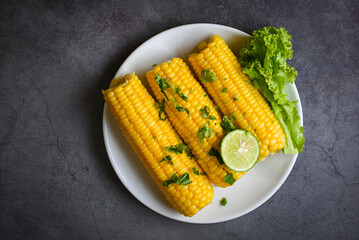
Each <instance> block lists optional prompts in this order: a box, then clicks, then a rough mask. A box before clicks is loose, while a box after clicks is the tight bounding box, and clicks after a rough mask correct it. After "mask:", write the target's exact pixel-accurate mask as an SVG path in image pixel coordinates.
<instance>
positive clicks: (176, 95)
mask: <svg viewBox="0 0 359 240" xmlns="http://www.w3.org/2000/svg"><path fill="white" fill-rule="evenodd" d="M146 76H147V79H148V82H149V85H150V87H151V89H152V91H153V93H154V95H155V97H156V99H157V101H159V102H162V101H165V112H166V114H167V116H168V118H169V120H170V121H171V123H172V125H173V126H174V128H175V129H176V130H177V132H178V134H179V135H180V136H181V137H182V139H183V140H184V142H185V143H186V144H187V145H188V147H189V148H190V149H191V150H192V153H193V154H194V155H195V157H196V158H197V160H198V163H199V164H200V165H201V167H202V168H203V170H204V171H205V172H206V174H207V176H208V178H209V179H210V180H211V181H212V182H213V183H214V184H215V185H217V186H220V187H227V186H230V185H231V184H229V183H228V181H225V180H224V178H225V177H226V176H227V177H228V176H231V177H233V178H234V180H238V179H239V178H240V177H241V176H242V175H243V174H244V173H238V172H233V171H231V170H230V169H228V168H227V167H226V166H225V164H223V161H222V160H221V157H220V155H219V145H220V142H221V140H222V138H223V130H222V127H221V122H222V120H221V117H220V115H219V114H218V112H217V111H216V110H215V107H214V104H213V102H212V101H211V99H210V98H209V97H208V95H207V94H206V92H205V91H204V90H203V88H202V86H201V85H200V83H199V82H198V81H197V80H196V79H195V78H194V77H193V75H192V73H191V71H190V69H189V68H188V66H187V65H186V63H184V62H183V60H182V59H180V58H173V59H172V60H171V61H167V62H164V63H162V64H161V65H158V66H156V67H154V69H153V70H152V71H149V72H147V74H146ZM161 81H164V82H161ZM166 82H167V83H168V84H167V87H166V86H165V85H166ZM161 87H162V89H161ZM164 88H166V89H164ZM187 111H188V112H187ZM210 128H211V129H213V132H212V133H211V134H210V133H208V134H207V137H208V138H206V137H204V136H202V134H201V133H200V132H201V131H202V132H203V131H204V132H205V131H210V132H211V131H212V130H210ZM201 129H202V130H201ZM208 135H210V136H208ZM215 153H217V154H215ZM214 155H217V156H214ZM229 174H232V175H229ZM226 179H227V178H226ZM232 184H233V183H232Z"/></svg>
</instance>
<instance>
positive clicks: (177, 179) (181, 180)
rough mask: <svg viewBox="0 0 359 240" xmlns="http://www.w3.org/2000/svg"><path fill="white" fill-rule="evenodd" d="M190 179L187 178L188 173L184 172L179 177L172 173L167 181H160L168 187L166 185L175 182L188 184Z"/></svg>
mask: <svg viewBox="0 0 359 240" xmlns="http://www.w3.org/2000/svg"><path fill="white" fill-rule="evenodd" d="M191 182H192V181H191V180H190V179H189V174H188V172H186V173H185V174H183V175H182V176H180V177H177V174H176V173H174V174H173V175H172V176H171V180H167V181H164V182H163V183H162V185H163V186H165V187H168V185H170V184H171V183H177V184H179V185H187V184H190V183H191Z"/></svg>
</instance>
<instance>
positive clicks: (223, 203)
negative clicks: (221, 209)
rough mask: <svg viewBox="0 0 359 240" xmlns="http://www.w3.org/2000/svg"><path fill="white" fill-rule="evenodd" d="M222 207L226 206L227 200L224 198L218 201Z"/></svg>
mask: <svg viewBox="0 0 359 240" xmlns="http://www.w3.org/2000/svg"><path fill="white" fill-rule="evenodd" d="M220 202H221V205H222V206H226V205H227V199H226V198H225V197H223V198H222V200H221V201H220Z"/></svg>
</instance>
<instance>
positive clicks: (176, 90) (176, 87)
mask: <svg viewBox="0 0 359 240" xmlns="http://www.w3.org/2000/svg"><path fill="white" fill-rule="evenodd" d="M171 88H172V91H173V92H174V93H175V94H177V95H178V96H179V97H180V98H182V99H183V100H184V101H186V102H187V99H188V97H187V95H186V94H184V93H181V88H180V87H179V86H176V85H174V84H172V86H171Z"/></svg>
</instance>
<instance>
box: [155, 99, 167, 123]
mask: <svg viewBox="0 0 359 240" xmlns="http://www.w3.org/2000/svg"><path fill="white" fill-rule="evenodd" d="M155 108H156V109H157V110H158V111H159V112H158V118H159V119H160V120H162V121H166V118H167V117H166V115H165V117H164V118H162V117H161V116H162V113H164V112H165V100H164V99H162V101H161V103H155Z"/></svg>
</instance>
